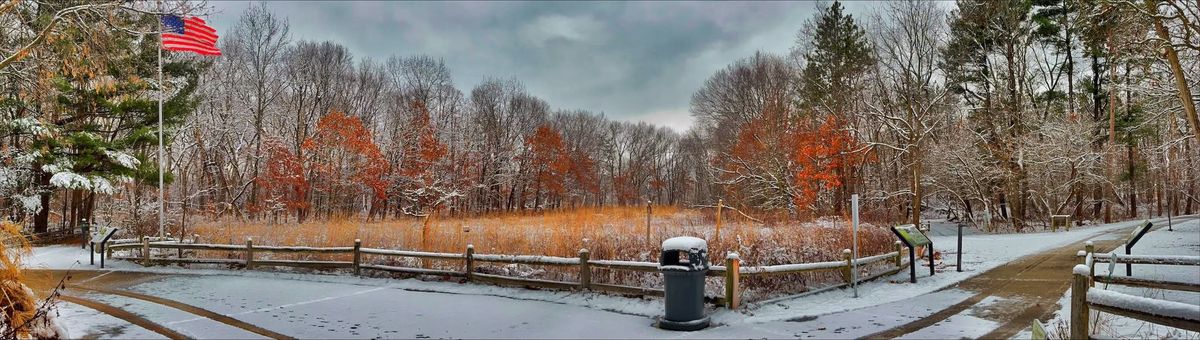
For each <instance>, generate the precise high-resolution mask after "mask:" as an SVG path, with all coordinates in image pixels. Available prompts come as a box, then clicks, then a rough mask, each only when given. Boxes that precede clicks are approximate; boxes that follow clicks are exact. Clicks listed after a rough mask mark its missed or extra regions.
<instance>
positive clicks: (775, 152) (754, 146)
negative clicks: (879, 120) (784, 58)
mask: <svg viewBox="0 0 1200 340" xmlns="http://www.w3.org/2000/svg"><path fill="white" fill-rule="evenodd" d="M774 111H775V110H767V112H764V114H763V115H762V116H760V117H757V118H755V119H752V120H751V121H750V122H748V123H746V124H745V125H744V126H743V127H742V129H741V130H740V131H739V133H738V135H737V139H736V142H735V144H733V145H731V146H730V149H729V153H728V154H729V156H730V157H729V159H717V160H715V162H716V164H718V165H720V166H722V167H725V168H728V169H731V170H730V171H728V172H726V173H725V174H724V176H725V177H726V180H729V179H731V178H733V177H740V178H747V177H753V178H756V180H757V182H758V183H759V184H758V185H757V186H755V185H751V187H755V188H757V189H750V190H749V191H748V192H747V191H743V192H740V193H739V192H735V193H733V194H734V195H735V196H739V195H740V196H742V197H740V198H742V199H749V200H759V201H762V202H763V203H761V204H760V206H768V207H769V206H774V207H777V208H783V207H787V208H788V210H791V211H793V212H796V210H813V209H815V207H816V204H817V203H818V199H819V198H820V197H821V194H822V193H830V192H833V191H834V189H837V188H838V187H840V186H842V185H844V183H842V181H841V179H840V176H839V175H838V174H839V172H841V171H851V170H852V169H853V168H854V167H857V166H859V164H860V163H861V162H862V160H863V157H862V155H854V153H855V152H856V151H857V150H860V149H862V148H861V144H860V143H859V142H858V141H857V140H856V139H855V138H854V137H853V136H851V135H850V133H849V132H848V129H846V128H844V126H843V124H842V123H841V122H840V120H838V119H837V118H836V117H833V116H828V117H826V118H825V119H824V120H821V119H812V118H809V117H797V116H794V115H783V114H772V113H773V112H774Z"/></svg>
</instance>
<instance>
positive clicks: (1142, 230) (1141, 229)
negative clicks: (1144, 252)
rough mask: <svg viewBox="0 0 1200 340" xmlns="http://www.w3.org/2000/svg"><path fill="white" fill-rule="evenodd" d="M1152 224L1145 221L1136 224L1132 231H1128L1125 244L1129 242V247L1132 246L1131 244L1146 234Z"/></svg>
mask: <svg viewBox="0 0 1200 340" xmlns="http://www.w3.org/2000/svg"><path fill="white" fill-rule="evenodd" d="M1153 226H1154V223H1150V221H1146V222H1142V225H1140V226H1138V227H1137V228H1133V232H1131V233H1129V242H1128V243H1127V244H1129V246H1130V247H1133V245H1134V244H1136V243H1137V242H1138V240H1141V239H1142V236H1144V235H1146V232H1149V231H1150V228H1151V227H1153Z"/></svg>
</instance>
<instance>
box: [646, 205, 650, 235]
mask: <svg viewBox="0 0 1200 340" xmlns="http://www.w3.org/2000/svg"><path fill="white" fill-rule="evenodd" d="M650 209H651V208H650V201H648V200H647V201H646V244H650V211H651V210H650Z"/></svg>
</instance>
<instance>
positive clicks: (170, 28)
mask: <svg viewBox="0 0 1200 340" xmlns="http://www.w3.org/2000/svg"><path fill="white" fill-rule="evenodd" d="M161 20H162V25H163V32H162V48H163V49H164V50H168V51H187V52H196V53H199V54H202V55H213V56H216V55H221V49H219V48H217V30H215V29H213V28H212V27H211V26H208V24H206V23H204V19H200V18H198V17H184V18H180V17H179V16H177V15H170V14H168V15H163V16H162V17H161Z"/></svg>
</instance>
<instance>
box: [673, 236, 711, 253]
mask: <svg viewBox="0 0 1200 340" xmlns="http://www.w3.org/2000/svg"><path fill="white" fill-rule="evenodd" d="M662 250H664V251H699V250H704V251H705V252H707V251H708V242H707V241H704V239H701V238H699V237H691V236H679V237H672V238H669V239H667V240H666V241H663V243H662Z"/></svg>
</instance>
